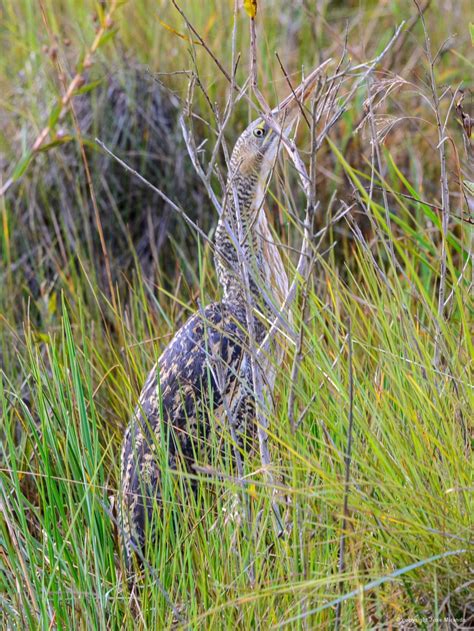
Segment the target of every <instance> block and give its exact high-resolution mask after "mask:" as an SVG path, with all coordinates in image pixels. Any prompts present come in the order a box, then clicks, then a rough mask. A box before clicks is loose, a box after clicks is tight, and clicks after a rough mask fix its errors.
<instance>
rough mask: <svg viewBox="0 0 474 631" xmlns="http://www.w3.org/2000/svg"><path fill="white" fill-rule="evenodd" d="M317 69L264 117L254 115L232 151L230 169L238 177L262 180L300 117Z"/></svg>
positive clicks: (312, 89) (317, 73)
mask: <svg viewBox="0 0 474 631" xmlns="http://www.w3.org/2000/svg"><path fill="white" fill-rule="evenodd" d="M318 76H319V69H316V70H315V71H313V72H312V73H311V74H310V75H309V76H308V77H306V79H305V80H304V81H303V82H302V83H301V84H300V85H299V86H298V87H297V88H296V89H295V90H293V92H292V93H291V94H290V95H289V96H287V97H286V98H285V99H284V100H283V101H282V102H281V103H280V104H279V105H278V106H277V107H276V108H275V109H273V110H272V111H271V112H270V113H269V114H268V115H267V116H265V118H258V119H257V120H255V121H253V122H252V123H250V125H249V126H248V127H247V128H246V129H245V131H244V132H243V133H242V134H241V136H240V137H239V139H238V140H237V143H236V144H235V147H234V151H233V152H232V159H231V170H232V171H233V173H234V175H235V174H236V173H239V174H241V175H242V176H244V177H246V176H251V175H252V174H255V175H257V177H258V179H259V180H262V179H266V177H267V176H268V174H269V172H270V170H271V169H272V167H273V164H274V162H275V159H276V157H277V154H278V152H279V150H280V149H281V147H282V146H283V144H284V143H283V141H282V137H286V136H287V135H288V134H289V133H290V132H291V130H292V129H293V127H294V125H295V124H296V122H297V121H298V119H299V118H300V116H301V113H302V109H303V107H304V104H305V103H306V102H307V101H308V100H309V98H310V96H311V94H313V92H314V90H315V87H316V85H317V79H318Z"/></svg>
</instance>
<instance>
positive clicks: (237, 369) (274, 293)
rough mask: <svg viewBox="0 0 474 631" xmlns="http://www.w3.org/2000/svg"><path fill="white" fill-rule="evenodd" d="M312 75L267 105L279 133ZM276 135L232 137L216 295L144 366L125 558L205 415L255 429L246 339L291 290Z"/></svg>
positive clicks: (125, 481)
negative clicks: (267, 205) (277, 216)
mask: <svg viewBox="0 0 474 631" xmlns="http://www.w3.org/2000/svg"><path fill="white" fill-rule="evenodd" d="M316 80H317V72H314V73H312V74H311V75H309V77H308V78H307V79H306V80H305V81H304V82H303V83H302V84H301V85H300V86H299V87H298V88H297V89H296V90H295V91H294V92H292V94H291V95H290V96H289V97H287V98H286V99H285V100H284V101H283V102H282V103H281V104H280V105H279V106H278V107H277V108H276V109H275V110H273V112H272V118H273V120H274V121H275V122H276V124H277V126H278V127H279V128H280V129H281V130H282V132H283V134H285V135H286V134H287V133H288V132H289V131H290V130H291V128H292V127H293V125H294V123H295V121H296V120H297V119H298V117H299V114H300V112H301V106H302V103H303V102H304V101H305V100H306V99H307V98H308V96H309V95H310V94H311V93H312V91H313V90H314V87H315V85H316ZM281 145H282V142H281V135H280V134H278V133H277V132H276V131H275V130H274V129H273V128H272V127H270V126H269V124H268V123H267V122H265V121H264V120H262V119H258V120H256V121H254V122H253V123H251V124H250V125H249V126H248V127H247V129H246V130H245V131H244V132H243V134H242V135H241V136H240V137H239V139H238V140H237V143H236V145H235V147H234V150H233V152H232V157H231V160H230V165H229V167H230V168H229V174H228V180H227V186H226V191H225V197H224V203H223V212H222V214H221V216H220V218H219V222H218V225H217V230H216V235H215V251H216V255H215V264H216V268H217V275H218V279H219V283H220V285H221V286H222V289H223V297H222V301H221V302H218V303H214V304H210V305H208V306H207V307H204V308H202V309H201V310H199V311H198V312H197V313H195V314H194V315H193V316H192V317H191V318H190V319H189V320H188V321H187V322H186V323H185V324H184V325H183V326H182V327H181V329H179V331H178V332H177V333H176V335H175V336H174V338H173V339H172V341H171V342H170V344H169V345H168V346H167V347H166V348H165V350H164V352H163V354H162V355H161V357H160V358H159V359H158V362H157V364H156V365H155V366H154V367H153V369H152V370H151V372H150V374H149V375H148V378H147V380H146V383H145V385H144V387H143V390H142V392H141V395H140V399H139V402H138V405H137V407H136V409H135V413H134V416H133V418H132V421H131V423H130V425H129V427H128V429H127V431H126V434H125V437H124V442H123V450H122V477H121V532H122V537H123V543H124V551H125V556H126V560H127V564H128V567H129V568H130V563H131V558H132V553H133V551H134V550H135V551H137V550H140V551H143V549H144V544H145V538H146V537H145V532H146V528H147V524H148V523H149V522H150V520H151V516H152V512H153V509H154V506H155V505H156V504H159V499H160V472H161V470H162V468H163V467H170V468H171V469H176V468H178V467H181V468H183V467H184V469H185V470H187V471H189V472H191V473H192V472H193V465H194V464H195V463H197V462H200V463H201V464H202V460H201V458H203V457H205V448H204V449H203V447H205V444H206V439H207V437H208V435H209V431H210V423H211V422H213V423H215V424H216V430H217V431H222V434H223V435H229V431H228V430H227V431H225V427H226V423H227V427H228V426H229V425H231V432H230V434H231V435H232V436H233V437H234V438H235V439H236V440H237V441H238V442H240V443H242V441H243V440H244V437H245V436H250V437H251V436H253V434H254V433H255V422H254V395H253V389H252V374H251V361H250V349H249V345H250V342H251V343H252V345H253V348H255V347H256V345H258V344H259V343H260V342H261V341H262V339H263V338H264V336H265V333H266V331H267V326H266V324H265V321H268V319H269V317H270V316H271V314H273V313H274V312H275V308H276V307H277V308H279V307H281V305H282V304H283V302H284V300H285V298H286V295H287V292H288V278H287V276H286V273H285V268H284V266H283V262H282V259H281V256H280V253H279V250H278V247H277V244H276V243H275V242H274V239H273V235H272V233H271V231H270V227H269V224H268V221H267V218H266V216H265V212H264V209H263V201H264V195H265V187H266V184H267V180H268V178H269V176H270V175H271V172H272V168H273V165H274V163H275V160H276V158H277V155H278V152H279V150H280V147H281ZM254 313H259V314H260V316H256V317H253V314H254ZM249 314H251V315H250V318H251V322H249ZM262 314H264V315H266V318H265V317H262ZM250 331H251V333H250Z"/></svg>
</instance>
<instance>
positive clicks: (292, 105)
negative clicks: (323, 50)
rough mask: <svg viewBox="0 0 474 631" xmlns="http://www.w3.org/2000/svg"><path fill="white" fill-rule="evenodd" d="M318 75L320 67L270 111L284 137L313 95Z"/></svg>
mask: <svg viewBox="0 0 474 631" xmlns="http://www.w3.org/2000/svg"><path fill="white" fill-rule="evenodd" d="M324 65H326V64H324ZM320 73H321V66H319V67H318V68H316V69H315V70H313V72H312V73H311V74H309V75H308V76H307V77H306V79H305V80H304V81H302V82H301V83H300V85H299V86H298V87H297V88H295V89H294V90H293V91H292V93H291V94H289V95H288V96H287V97H286V99H283V101H282V102H281V103H280V104H279V105H278V106H277V107H276V108H275V109H273V110H272V116H273V118H274V119H275V121H276V122H277V123H278V125H279V127H280V128H281V129H282V131H283V133H284V134H285V135H286V134H287V133H289V132H290V131H291V128H292V127H293V125H294V123H295V122H296V120H297V119H298V118H299V116H300V115H301V113H302V109H303V107H304V105H305V103H307V102H308V100H309V98H310V97H311V95H312V94H313V93H314V91H315V89H316V86H317V84H318V78H319V75H320Z"/></svg>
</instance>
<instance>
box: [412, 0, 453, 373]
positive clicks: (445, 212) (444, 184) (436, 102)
mask: <svg viewBox="0 0 474 631" xmlns="http://www.w3.org/2000/svg"><path fill="white" fill-rule="evenodd" d="M413 1H414V3H415V5H416V8H417V9H418V13H419V14H420V20H421V23H422V25H423V32H424V35H425V53H426V58H427V60H428V65H429V77H430V87H431V95H432V99H433V106H434V112H435V116H436V126H437V128H438V139H439V142H438V153H439V160H440V168H441V176H440V181H441V213H442V219H441V262H440V277H439V289H438V321H437V323H436V328H437V331H436V338H435V351H434V358H433V363H434V365H435V366H436V367H437V366H438V365H439V360H440V353H441V349H440V345H441V340H440V337H441V320H442V319H443V318H444V302H445V293H446V273H447V253H446V248H447V235H448V227H449V218H450V203H449V184H448V174H447V170H446V147H445V140H446V137H445V126H444V127H443V124H442V122H441V112H440V99H439V96H438V89H437V87H436V79H435V74H434V64H435V59H433V56H432V53H431V43H430V36H429V34H428V29H427V28H426V23H425V18H424V15H423V11H422V10H421V8H420V5H419V4H418V2H417V0H413Z"/></svg>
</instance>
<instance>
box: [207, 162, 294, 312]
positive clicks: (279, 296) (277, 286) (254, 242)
mask: <svg viewBox="0 0 474 631" xmlns="http://www.w3.org/2000/svg"><path fill="white" fill-rule="evenodd" d="M264 193H265V177H263V176H262V175H261V174H260V176H259V175H258V174H254V173H250V174H242V173H240V172H239V171H236V172H234V175H233V176H232V178H229V181H228V183H227V190H226V198H225V203H224V208H223V212H222V215H221V217H220V219H219V222H218V225H217V230H216V237H215V244H216V267H217V274H218V279H219V282H220V284H221V286H222V288H223V292H224V302H232V303H239V304H245V302H244V301H246V300H248V299H249V298H250V300H251V303H252V306H254V307H257V308H259V309H260V310H263V311H268V309H269V305H268V303H269V302H272V303H274V304H277V305H281V304H282V303H283V301H284V299H285V298H286V294H287V289H288V278H287V276H286V273H285V269H284V266H283V262H282V259H281V256H280V253H279V250H278V247H277V244H276V243H275V241H274V239H273V235H272V233H271V230H270V226H269V224H268V220H267V217H266V215H265V211H264V209H263V200H264ZM246 275H247V278H246ZM249 294H250V295H249Z"/></svg>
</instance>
